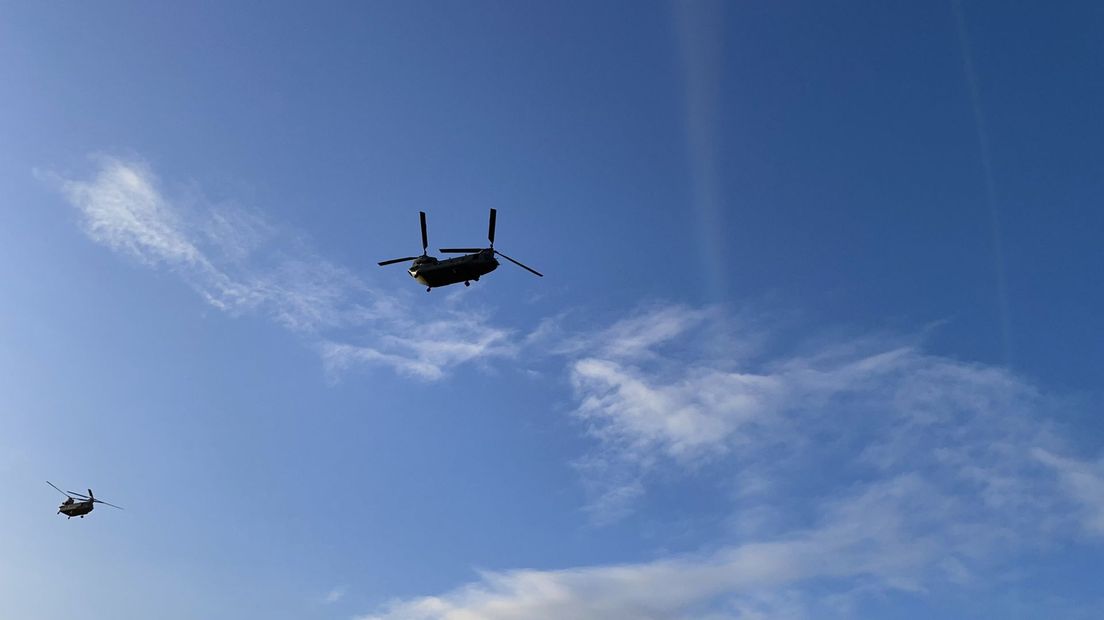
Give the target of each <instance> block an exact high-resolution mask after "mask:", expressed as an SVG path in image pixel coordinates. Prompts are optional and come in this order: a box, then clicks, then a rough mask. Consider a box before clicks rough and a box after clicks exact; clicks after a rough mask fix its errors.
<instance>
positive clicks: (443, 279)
mask: <svg viewBox="0 0 1104 620" xmlns="http://www.w3.org/2000/svg"><path fill="white" fill-rule="evenodd" d="M418 215H419V216H420V217H421V223H422V253H421V255H420V256H407V257H404V258H393V259H391V260H385V261H381V262H380V263H379V266H380V267H383V266H385V265H393V264H395V263H402V262H406V261H408V260H409V261H414V264H412V265H411V266H410V268H409V269H407V273H409V274H410V277H412V278H414V279H415V280H417V281H418V282H420V283H422V284H424V285H425V287H426V292H427V293H428V292H429V291H431V290H433V289H435V288H438V287H441V286H448V285H449V284H458V283H460V282H463V283H464V286H471V283H472V281H473V280H474V281H476V282H478V281H479V277H480V276H485V275H487V274H488V273H490V272H492V271H494V270H495V269H498V265H499V262H498V261H497V260H496V259H495V256H496V255H498V256H501V257H502V258H505V259H506V260H508V261H510V262H511V263H514V264H515V265H517V266H518V267H521V268H522V269H525V270H526V271H529V272H530V273H532V274H534V275H537V276H540V277H542V278H543V277H544V274H542V273H540V272H539V271H537V270H536V269H533V268H532V267H528V266H526V265H523V264H521V263H520V262H518V261H516V260H514V259H512V258H510V257H509V256H506V255H505V254H503V253H502V252H499V251H498V250H496V249H495V247H494V239H495V217H496V215H497V211H495V210H494V209H491V219H490V223H489V224H488V226H487V240H488V241H490V243H491V245H490V246H489V247H486V248H440V252H442V253H444V254H464V255H465V256H457V257H456V258H446V259H444V260H439V259H437V258H436V257H434V256H429V255H428V254H427V251H428V249H429V237H428V236H427V235H426V214H425V211H419V212H418Z"/></svg>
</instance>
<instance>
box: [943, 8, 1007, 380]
mask: <svg viewBox="0 0 1104 620" xmlns="http://www.w3.org/2000/svg"><path fill="white" fill-rule="evenodd" d="M951 7H952V8H953V10H954V16H955V24H956V25H957V26H958V43H959V46H960V47H961V49H962V70H963V73H964V74H965V76H966V86H967V88H968V89H969V91H970V104H971V106H972V107H973V110H974V126H975V127H976V128H977V139H978V149H979V150H980V151H981V168H982V172H983V176H984V177H985V199H986V202H987V203H988V205H989V225H990V228H991V229H992V231H993V238H992V244H993V270H994V272H995V274H996V278H997V314H998V319H999V321H1000V329H1001V338H1002V340H1003V342H1002V344H1003V345H1004V361H1005V363H1006V364H1007V363H1009V362H1011V357H1012V344H1011V336H1010V329H1009V320H1008V286H1007V284H1006V280H1005V273H1004V248H1003V244H1002V242H1001V225H1000V212H999V211H998V210H997V186H996V183H995V182H994V181H993V157H992V155H991V154H990V150H989V132H988V130H987V129H986V126H985V114H984V112H983V111H982V109H981V95H980V93H979V92H978V86H977V73H976V72H975V71H974V58H973V54H971V53H970V35H969V34H968V33H967V32H966V16H965V14H964V13H963V11H962V0H951Z"/></svg>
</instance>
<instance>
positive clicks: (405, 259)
mask: <svg viewBox="0 0 1104 620" xmlns="http://www.w3.org/2000/svg"><path fill="white" fill-rule="evenodd" d="M415 258H421V256H407V257H406V258H392V259H391V260H385V261H383V262H381V263H380V264H379V266H380V267H383V266H385V265H393V264H395V263H401V262H404V261H408V260H414V259H415Z"/></svg>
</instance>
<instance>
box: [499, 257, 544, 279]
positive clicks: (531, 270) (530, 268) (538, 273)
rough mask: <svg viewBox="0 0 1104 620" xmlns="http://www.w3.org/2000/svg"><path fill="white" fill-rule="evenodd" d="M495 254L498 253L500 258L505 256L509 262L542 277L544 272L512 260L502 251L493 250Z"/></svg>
mask: <svg viewBox="0 0 1104 620" xmlns="http://www.w3.org/2000/svg"><path fill="white" fill-rule="evenodd" d="M495 254H498V255H499V256H501V257H502V258H505V259H506V260H508V261H510V262H511V263H513V264H515V265H517V266H518V267H521V268H522V269H525V270H527V271H529V272H530V273H532V274H534V275H538V276H540V277H542V278H543V277H544V274H543V273H541V272H539V271H537V270H536V269H533V268H532V267H526V266H525V265H522V264H521V263H519V262H518V261H516V260H514V259H512V258H510V257H509V256H506V255H505V254H503V253H502V252H499V251H498V250H495Z"/></svg>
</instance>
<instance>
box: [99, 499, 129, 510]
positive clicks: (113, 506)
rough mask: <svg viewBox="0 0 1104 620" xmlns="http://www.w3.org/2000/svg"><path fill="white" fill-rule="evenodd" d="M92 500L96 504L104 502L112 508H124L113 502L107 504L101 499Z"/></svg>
mask: <svg viewBox="0 0 1104 620" xmlns="http://www.w3.org/2000/svg"><path fill="white" fill-rule="evenodd" d="M92 501H93V502H96V503H97V504H106V505H108V506H111V507H112V508H118V509H119V510H124V508H123V507H122V506H116V505H115V504H108V503H107V502H105V501H103V500H102V499H94V500H92Z"/></svg>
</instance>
